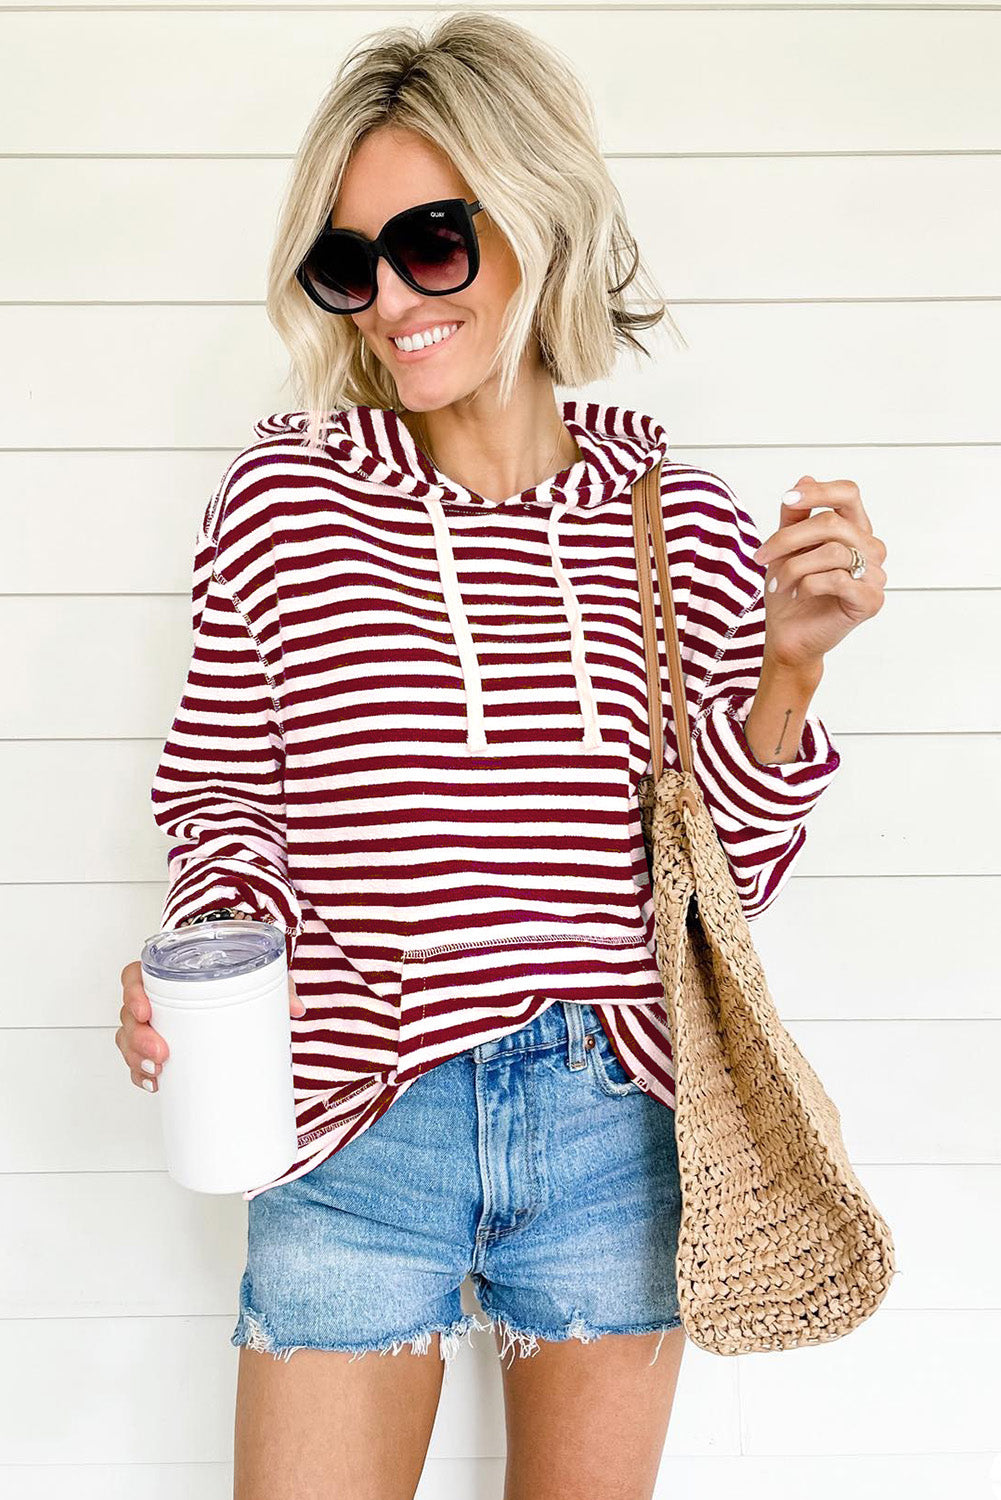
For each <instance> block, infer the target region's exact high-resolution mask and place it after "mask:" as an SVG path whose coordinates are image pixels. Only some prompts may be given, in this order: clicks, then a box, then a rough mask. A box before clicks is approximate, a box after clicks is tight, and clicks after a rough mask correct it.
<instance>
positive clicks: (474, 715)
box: [421, 495, 605, 751]
mask: <svg viewBox="0 0 1001 1500" xmlns="http://www.w3.org/2000/svg"><path fill="white" fill-rule="evenodd" d="M421 498H422V499H423V501H424V504H425V506H426V507H427V511H428V515H429V516H430V517H431V524H432V526H433V527H434V544H435V553H436V555H437V558H438V572H439V573H440V575H441V584H442V592H443V593H444V596H445V606H446V608H447V610H448V618H449V621H450V623H451V626H452V634H453V635H454V637H455V643H456V645H457V646H458V648H459V661H460V663H461V665H462V680H463V685H464V687H465V691H466V723H467V730H466V748H467V749H468V750H472V751H483V750H486V749H487V748H488V745H487V737H486V730H485V726H484V719H483V680H482V677H481V676H480V663H479V660H478V658H477V655H476V647H475V645H474V644H473V633H472V631H471V630H470V628H469V621H468V619H467V618H466V609H465V605H464V603H463V600H462V590H461V589H460V587H459V575H458V571H457V569H456V566H455V553H454V552H453V550H452V534H451V531H450V530H449V526H448V521H447V519H446V517H445V512H444V509H443V508H442V504H441V501H440V500H439V499H438V498H437V497H436V496H434V495H423V496H422V497H421ZM566 509H567V506H566V505H565V504H564V505H559V504H558V505H554V506H553V508H552V510H551V512H550V515H549V528H548V537H549V550H550V552H551V553H552V559H553V572H554V573H555V575H556V580H557V582H558V584H559V586H560V592H561V594H562V596H563V604H564V608H565V609H566V612H567V619H568V621H569V623H570V656H571V660H572V662H573V670H574V680H575V682H576V685H577V700H578V702H579V703H580V709H581V713H582V714H583V716H584V739H583V741H582V743H581V746H580V748H581V749H583V750H597V749H598V748H599V747H600V746H601V745H603V744H604V743H605V741H604V740H603V739H602V737H601V724H600V722H599V719H598V703H597V699H596V698H595V695H594V687H593V685H592V683H591V677H590V673H589V672H588V669H587V656H586V654H585V645H584V621H583V616H582V614H581V608H580V603H579V601H578V599H577V595H576V594H575V593H574V587H573V584H572V583H571V582H570V578H569V576H568V574H567V571H566V569H565V568H564V566H563V562H562V559H561V558H560V553H559V522H560V517H561V515H562V513H563V512H564V511H565V510H566Z"/></svg>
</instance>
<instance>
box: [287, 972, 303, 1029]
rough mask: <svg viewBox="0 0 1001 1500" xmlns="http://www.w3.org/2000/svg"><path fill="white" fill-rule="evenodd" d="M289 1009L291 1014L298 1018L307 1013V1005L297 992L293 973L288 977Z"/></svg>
mask: <svg viewBox="0 0 1001 1500" xmlns="http://www.w3.org/2000/svg"><path fill="white" fill-rule="evenodd" d="M288 1011H289V1015H290V1016H295V1017H296V1019H298V1018H299V1017H300V1016H304V1015H305V1014H306V1007H305V1005H304V1004H303V1003H302V1001H301V1000H300V999H299V996H298V995H297V994H296V989H295V980H294V979H293V978H292V975H291V974H290V975H289V977H288Z"/></svg>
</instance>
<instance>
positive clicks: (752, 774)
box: [692, 693, 841, 829]
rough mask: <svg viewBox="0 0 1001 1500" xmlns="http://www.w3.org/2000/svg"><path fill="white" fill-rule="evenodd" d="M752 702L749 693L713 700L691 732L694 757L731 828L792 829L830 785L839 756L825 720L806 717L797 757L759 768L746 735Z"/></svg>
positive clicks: (758, 762)
mask: <svg viewBox="0 0 1001 1500" xmlns="http://www.w3.org/2000/svg"><path fill="white" fill-rule="evenodd" d="M753 702H754V694H753V693H746V694H742V695H736V694H734V695H723V696H721V697H718V698H715V699H713V701H712V702H711V703H710V704H709V706H708V708H707V709H706V710H705V712H704V713H703V714H702V715H701V716H700V718H699V720H698V722H697V724H696V725H695V726H694V728H693V734H692V743H693V754H694V755H695V757H696V760H697V762H698V763H699V769H700V771H701V773H702V776H703V779H704V780H705V781H706V782H708V783H709V785H710V787H711V789H712V790H713V791H714V792H715V793H716V802H717V806H719V807H720V808H721V810H723V811H725V813H727V814H729V815H730V816H731V817H732V819H733V826H734V828H738V827H740V826H743V827H745V828H746V827H748V826H751V827H754V828H760V829H769V828H774V829H780V828H792V827H794V826H795V824H797V823H799V822H801V821H802V819H803V818H804V817H805V816H806V815H807V813H808V812H809V811H810V810H811V808H812V807H813V806H814V804H815V803H816V802H817V801H818V800H819V798H820V796H821V794H822V793H823V792H824V790H825V789H826V788H827V787H828V786H829V785H830V783H831V781H832V780H833V779H834V776H835V773H836V772H837V770H838V767H839V766H840V764H841V756H840V754H839V752H838V750H837V748H836V747H835V745H834V742H833V740H832V739H831V737H830V734H829V733H828V731H827V729H826V727H825V725H824V722H823V720H822V719H820V718H819V717H818V716H817V715H816V714H808V715H807V717H806V719H805V720H804V723H803V734H802V737H801V739H800V743H799V750H798V753H797V756H796V759H795V760H791V761H785V762H783V763H782V764H780V765H763V764H762V763H761V762H760V761H758V760H755V758H754V756H753V754H752V753H751V748H750V746H749V745H748V743H747V739H746V738H745V734H744V724H745V721H746V720H747V717H748V714H749V713H750V711H751V705H752V703H753Z"/></svg>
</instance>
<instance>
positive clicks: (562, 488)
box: [151, 399, 840, 1200]
mask: <svg viewBox="0 0 1001 1500" xmlns="http://www.w3.org/2000/svg"><path fill="white" fill-rule="evenodd" d="M561 406H562V414H563V420H564V422H565V423H566V425H567V427H568V429H569V430H570V432H571V433H572V434H573V436H574V438H575V439H576V441H577V444H578V447H579V449H580V453H581V457H580V458H579V459H578V460H577V461H576V462H575V463H574V464H572V465H571V466H570V467H568V468H566V469H563V470H561V471H560V472H559V473H557V474H554V475H551V476H550V477H548V478H546V479H545V480H543V481H542V482H540V483H539V484H537V485H534V486H531V487H530V488H529V489H527V490H523V491H522V492H521V493H520V494H516V495H512V496H510V497H509V498H508V499H506V500H504V501H502V502H499V503H494V502H492V501H489V500H485V499H483V498H482V497H481V496H479V495H477V494H475V493H473V492H471V491H470V490H468V489H465V488H464V487H463V486H462V485H460V484H458V483H456V482H455V481H454V480H452V479H449V478H448V477H447V476H446V475H445V474H443V473H441V472H440V471H439V470H437V469H436V468H434V467H433V465H432V464H431V462H430V461H429V459H428V458H427V456H426V455H425V454H424V452H423V451H422V450H421V449H420V448H418V447H417V445H416V444H415V443H414V441H413V439H412V438H411V436H410V434H409V432H408V431H407V429H406V427H405V426H404V424H403V423H402V422H401V421H400V418H399V416H398V415H397V414H396V413H395V412H393V411H391V410H384V409H382V408H378V407H368V406H358V407H352V408H349V409H347V410H343V411H335V412H333V413H331V414H330V415H329V416H328V418H327V419H326V422H325V426H324V429H323V431H324V446H323V449H322V451H321V452H320V453H318V454H317V453H309V452H308V451H307V450H306V448H305V443H306V425H307V413H305V412H290V413H276V414H275V415H273V416H268V417H265V418H263V419H262V420H260V421H259V422H257V423H256V425H255V437H256V440H255V441H253V442H251V443H250V444H249V445H248V446H247V447H245V448H244V449H243V450H242V452H240V453H238V454H237V456H236V457H235V458H234V459H233V460H232V461H231V462H230V463H229V465H228V466H227V468H226V469H225V472H224V473H223V475H222V476H221V478H220V480H219V482H218V484H217V485H216V487H215V490H214V492H213V493H212V495H211V497H210V499H209V501H208V504H207V506H206V508H205V511H204V514H203V516H202V519H201V523H200V527H199V530H198V535H197V538H196V543H195V556H194V571H193V585H192V624H193V632H194V639H193V650H192V654H191V661H190V666H189V669H188V673H187V679H186V681H185V683H184V687H183V691H182V695H181V699H180V703H179V706H178V709H177V713H176V715H175V718H174V721H173V724H172V727H171V729H170V732H169V735H168V737H167V741H166V744H165V745H164V749H163V753H162V757H161V759H160V762H159V765H158V767H157V770H156V774H155V779H154V782H153V786H152V792H151V795H152V803H153V816H154V819H155V821H156V823H157V825H158V826H159V827H160V828H161V829H163V831H164V832H165V833H166V834H167V835H168V836H169V838H170V840H171V847H170V849H169V853H168V877H169V884H168V889H167V893H166V897H165V901H164V905H163V909H162V914H161V925H162V926H163V927H165V928H167V927H174V926H176V925H177V924H178V923H179V922H181V921H182V920H183V919H184V918H187V917H191V916H195V915H197V914H199V913H201V912H205V911H209V910H211V909H212V908H213V907H216V906H232V907H235V908H237V909H238V910H240V911H244V912H246V913H247V914H248V915H250V916H253V917H255V918H257V919H258V920H260V921H265V922H271V923H274V924H275V925H276V926H277V927H279V928H280V929H281V930H282V931H283V932H284V933H285V937H286V948H287V953H288V959H289V964H290V968H291V972H292V974H293V976H294V978H295V982H296V988H297V990H298V993H299V995H300V997H301V998H302V1000H303V1001H304V1003H305V1005H306V1006H307V1011H306V1014H305V1016H303V1017H301V1018H293V1019H292V1063H293V1076H294V1087H295V1100H296V1117H297V1126H298V1150H297V1154H296V1159H295V1160H294V1161H291V1162H289V1164H288V1168H287V1170H286V1171H285V1172H283V1173H282V1175H281V1176H280V1177H277V1178H275V1179H274V1180H273V1181H272V1182H269V1183H264V1184H261V1185H259V1186H256V1187H254V1188H252V1189H250V1190H248V1191H246V1192H245V1193H244V1194H243V1197H244V1198H245V1199H248V1200H249V1199H252V1198H254V1197H256V1195H257V1194H258V1193H260V1192H264V1191H266V1189H267V1188H270V1187H275V1186H277V1185H278V1184H279V1183H282V1182H286V1181H289V1180H291V1179H293V1178H296V1177H299V1176H301V1175H303V1174H304V1173H306V1172H308V1171H309V1170H310V1169H311V1168H312V1167H314V1166H316V1165H317V1164H318V1163H319V1162H320V1161H322V1160H323V1159H324V1158H326V1157H327V1156H329V1155H330V1154H331V1153H332V1152H334V1151H337V1150H339V1149H340V1148H341V1147H342V1146H344V1145H346V1144H347V1143H348V1142H349V1141H351V1140H353V1139H354V1138H355V1137H356V1136H357V1135H359V1134H360V1133H361V1132H362V1131H363V1130H365V1129H366V1128H367V1127H368V1126H369V1125H370V1124H372V1122H373V1121H374V1120H376V1119H378V1118H379V1116H380V1115H382V1114H383V1113H384V1111H385V1110H387V1109H388V1108H389V1107H390V1106H391V1104H392V1103H393V1101H394V1099H397V1098H398V1097H399V1096H400V1094H401V1092H403V1091H404V1090H405V1089H407V1088H408V1087H409V1086H410V1085H411V1084H412V1083H413V1082H414V1080H415V1079H416V1078H418V1077H419V1076H420V1074H421V1073H423V1072H426V1071H427V1070H428V1069H429V1068H432V1067H434V1066H435V1065H436V1064H437V1063H439V1062H443V1061H445V1060H446V1059H447V1058H450V1057H453V1056H455V1055H456V1054H457V1053H460V1052H463V1051H465V1050H466V1049H468V1048H470V1047H472V1046H473V1045H475V1044H476V1043H478V1042H483V1041H488V1040H491V1039H493V1038H496V1037H499V1036H502V1035H505V1034H507V1033H508V1032H511V1031H514V1030H516V1029H517V1028H519V1027H521V1026H524V1025H525V1024H526V1023H527V1022H529V1021H531V1020H533V1019H534V1017H535V1016H537V1015H538V1014H539V1013H540V1012H541V1011H542V1010H544V1009H545V1008H546V1007H547V1006H549V1005H551V1004H552V1003H553V1002H554V1001H556V1000H560V999H563V1000H571V1001H578V1002H583V1003H587V1004H590V1005H592V1006H593V1007H594V1009H595V1012H596V1014H597V1015H598V1017H599V1019H600V1021H601V1024H602V1026H603V1028H604V1029H605V1031H606V1033H607V1035H608V1038H609V1041H610V1042H611V1044H612V1046H613V1047H614V1049H615V1052H616V1054H617V1055H618V1057H619V1059H620V1060H621V1062H622V1065H623V1067H624V1068H625V1069H626V1070H627V1072H628V1073H629V1074H630V1075H631V1077H633V1078H634V1079H635V1080H636V1082H637V1083H638V1084H639V1085H640V1087H641V1088H643V1089H645V1090H647V1091H648V1092H649V1093H650V1094H651V1095H652V1096H653V1097H654V1098H656V1099H658V1100H659V1101H660V1102H661V1103H663V1104H665V1105H667V1106H668V1107H669V1108H673V1107H674V1087H673V1082H674V1073H673V1070H672V1052H671V1046H670V1041H669V1031H668V1018H667V1008H666V1003H665V1001H664V996H663V991H662V988H661V983H660V978H659V975H658V970H657V963H656V956H655V940H654V917H653V902H652V892H651V889H650V880H649V874H648V869H647V864H646V857H645V850H644V844H643V836H642V829H641V824H640V817H639V807H638V804H637V800H636V785H637V782H638V780H639V778H640V776H641V775H642V774H643V773H644V771H647V770H649V768H650V737H649V730H648V725H647V713H646V703H647V695H646V670H645V663H644V652H643V626H642V618H641V614H640V603H639V594H638V583H637V573H636V562H635V554H634V549H633V527H632V498H631V486H632V484H633V482H634V480H636V479H637V478H638V476H639V475H640V474H641V473H643V472H644V471H645V470H646V469H648V468H650V467H652V466H653V465H654V464H655V463H657V462H658V461H661V460H662V461H663V463H662V470H661V495H662V503H663V510H664V521H665V529H666V535H667V546H668V552H669V554H670V569H671V582H672V587H673V592H674V600H675V610H676V616H677V621H678V630H679V636H680V640H681V654H682V662H683V666H684V672H685V686H686V691H687V695H688V712H689V716H690V722H691V729H692V743H693V754H694V769H695V774H696V776H697V778H698V781H699V783H700V786H701V787H702V790H703V793H704V795H705V798H706V802H707V805H708V807H709V809H710V812H711V813H712V816H713V819H714V822H715V825H716V828H717V830H718V833H719V837H720V841H721V844H722V846H723V849H724V851H725V853H726V856H727V860H728V862H729V865H730V868H731V870H732V872H733V876H734V880H735V882H736V885H737V889H738V891H739V894H740V899H741V902H742V905H743V909H744V911H745V913H746V914H747V916H748V917H749V918H753V917H755V916H756V915H758V914H759V913H760V912H762V911H763V910H764V909H765V907H766V906H767V905H768V904H769V903H770V902H771V901H773V900H774V898H775V896H776V895H777V894H778V892H779V890H780V889H781V887H782V886H783V884H784V882H785V881H786V879H787V878H788V876H789V874H790V871H791V869H792V865H793V861H794V860H795V858H796V856H797V854H798V852H799V851H800V849H801V848H802V846H803V841H804V838H805V828H804V823H805V819H806V817H807V814H808V813H809V811H810V809H811V808H812V807H813V805H814V803H815V802H816V801H817V799H818V797H819V796H820V794H821V792H822V791H823V790H824V788H825V787H826V786H827V785H828V784H829V783H830V781H831V779H832V778H833V776H834V774H835V772H836V770H837V768H838V765H839V759H840V758H839V754H838V751H837V749H836V748H835V746H834V744H833V742H832V740H831V738H830V736H829V734H828V733H827V731H826V729H825V727H824V725H823V723H822V722H821V720H820V719H819V718H818V717H817V716H816V715H814V714H811V715H809V716H808V718H807V721H806V724H805V727H804V730H803V734H802V738H801V741H800V745H799V747H798V758H797V759H796V760H794V761H791V762H788V763H785V764H782V765H771V766H767V765H760V764H758V762H757V761H755V759H754V757H753V756H752V755H751V752H750V750H749V748H748V746H747V743H746V740H745V738H744V733H743V724H744V720H745V719H746V717H747V713H748V711H749V709H750V706H751V701H752V698H753V695H754V691H755V687H756V685H757V681H758V675H759V670H760V664H761V655H762V647H763V642H764V600H763V595H762V580H763V577H764V568H763V567H762V566H761V565H760V564H758V563H756V562H755V561H754V560H753V558H752V556H751V554H752V553H753V551H754V549H755V548H756V547H757V545H758V542H759V540H760V538H759V537H758V535H757V534H756V532H755V529H754V526H753V523H752V521H751V518H750V517H749V516H748V514H747V512H746V511H745V510H744V509H743V508H742V507H741V506H740V504H739V503H738V501H737V500H736V499H735V497H734V495H733V493H732V492H731V490H730V488H729V486H728V485H727V484H726V483H725V482H724V481H723V480H722V479H720V478H719V477H717V476H716V475H715V474H712V473H709V472H708V471H706V470H704V469H700V468H695V467H693V466H692V465H690V464H687V463H684V462H682V461H680V460H672V459H669V458H668V457H667V450H668V439H667V434H666V432H665V430H664V428H663V427H662V426H661V425H660V423H659V422H658V421H657V420H656V419H655V418H653V417H651V416H644V415H642V414H641V413H639V412H636V411H631V410H628V409H626V408H624V407H619V406H611V405H604V404H601V403H598V402H594V401H586V400H575V399H570V400H566V401H563V402H562V403H561ZM651 556H652V549H651ZM653 578H654V597H655V602H656V607H657V620H658V632H659V636H660V644H661V684H662V691H663V698H664V715H665V731H664V732H665V748H664V756H665V764H666V765H675V764H677V754H676V745H675V738H674V726H673V720H672V716H671V711H670V677H669V673H668V666H667V655H666V648H665V645H664V635H663V627H662V615H661V609H660V598H659V591H658V590H657V584H656V569H655V568H654V570H653Z"/></svg>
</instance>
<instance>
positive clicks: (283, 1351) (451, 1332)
mask: <svg viewBox="0 0 1001 1500" xmlns="http://www.w3.org/2000/svg"><path fill="white" fill-rule="evenodd" d="M489 1328H490V1324H489V1323H481V1322H480V1320H479V1319H478V1318H477V1317H476V1314H475V1313H464V1314H463V1315H462V1317H461V1318H458V1319H457V1320H456V1321H455V1322H454V1323H449V1324H447V1325H446V1326H445V1327H444V1328H442V1327H440V1326H437V1325H426V1326H425V1327H423V1328H419V1329H417V1330H416V1331H415V1332H414V1333H411V1334H406V1335H405V1336H404V1337H402V1338H396V1339H389V1340H387V1341H386V1342H385V1343H384V1344H378V1343H370V1344H340V1345H332V1344H293V1345H291V1346H289V1347H286V1348H278V1347H277V1346H276V1343H275V1340H274V1337H273V1336H272V1334H271V1333H270V1332H269V1330H268V1329H267V1327H266V1326H265V1324H264V1322H263V1321H262V1319H260V1318H259V1317H257V1315H256V1314H255V1313H252V1312H249V1311H245V1312H241V1314H240V1316H239V1319H238V1320H237V1325H236V1328H235V1329H234V1331H233V1333H232V1335H231V1336H230V1343H231V1344H233V1345H235V1346H236V1347H239V1346H241V1345H243V1346H245V1347H246V1348H248V1349H257V1350H259V1351H260V1352H261V1353H264V1354H270V1355H271V1356H272V1357H273V1358H274V1359H282V1360H284V1361H285V1362H286V1363H288V1361H289V1360H290V1359H291V1357H292V1355H293V1354H295V1353H296V1351H297V1350H299V1349H319V1350H324V1351H326V1352H328V1353H333V1352H339V1353H343V1354H350V1355H351V1359H350V1361H349V1363H351V1364H353V1363H354V1361H355V1360H356V1359H362V1358H364V1356H365V1355H366V1354H372V1353H378V1354H399V1353H400V1351H401V1350H402V1349H403V1348H405V1347H406V1346H407V1345H408V1344H409V1346H410V1348H411V1350H412V1351H413V1353H414V1354H427V1353H428V1351H429V1349H430V1347H431V1339H432V1337H433V1335H434V1334H436V1333H437V1334H438V1335H439V1348H438V1352H439V1355H440V1357H441V1359H442V1360H443V1361H444V1363H445V1373H446V1375H447V1373H448V1370H449V1366H450V1365H451V1362H452V1360H453V1359H454V1358H455V1356H456V1354H457V1353H458V1351H459V1347H460V1345H461V1344H462V1341H463V1339H467V1340H468V1339H470V1338H471V1336H472V1334H473V1331H474V1330H475V1329H478V1330H479V1331H480V1332H483V1333H485V1332H486V1331H487V1330H488V1329H489Z"/></svg>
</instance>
